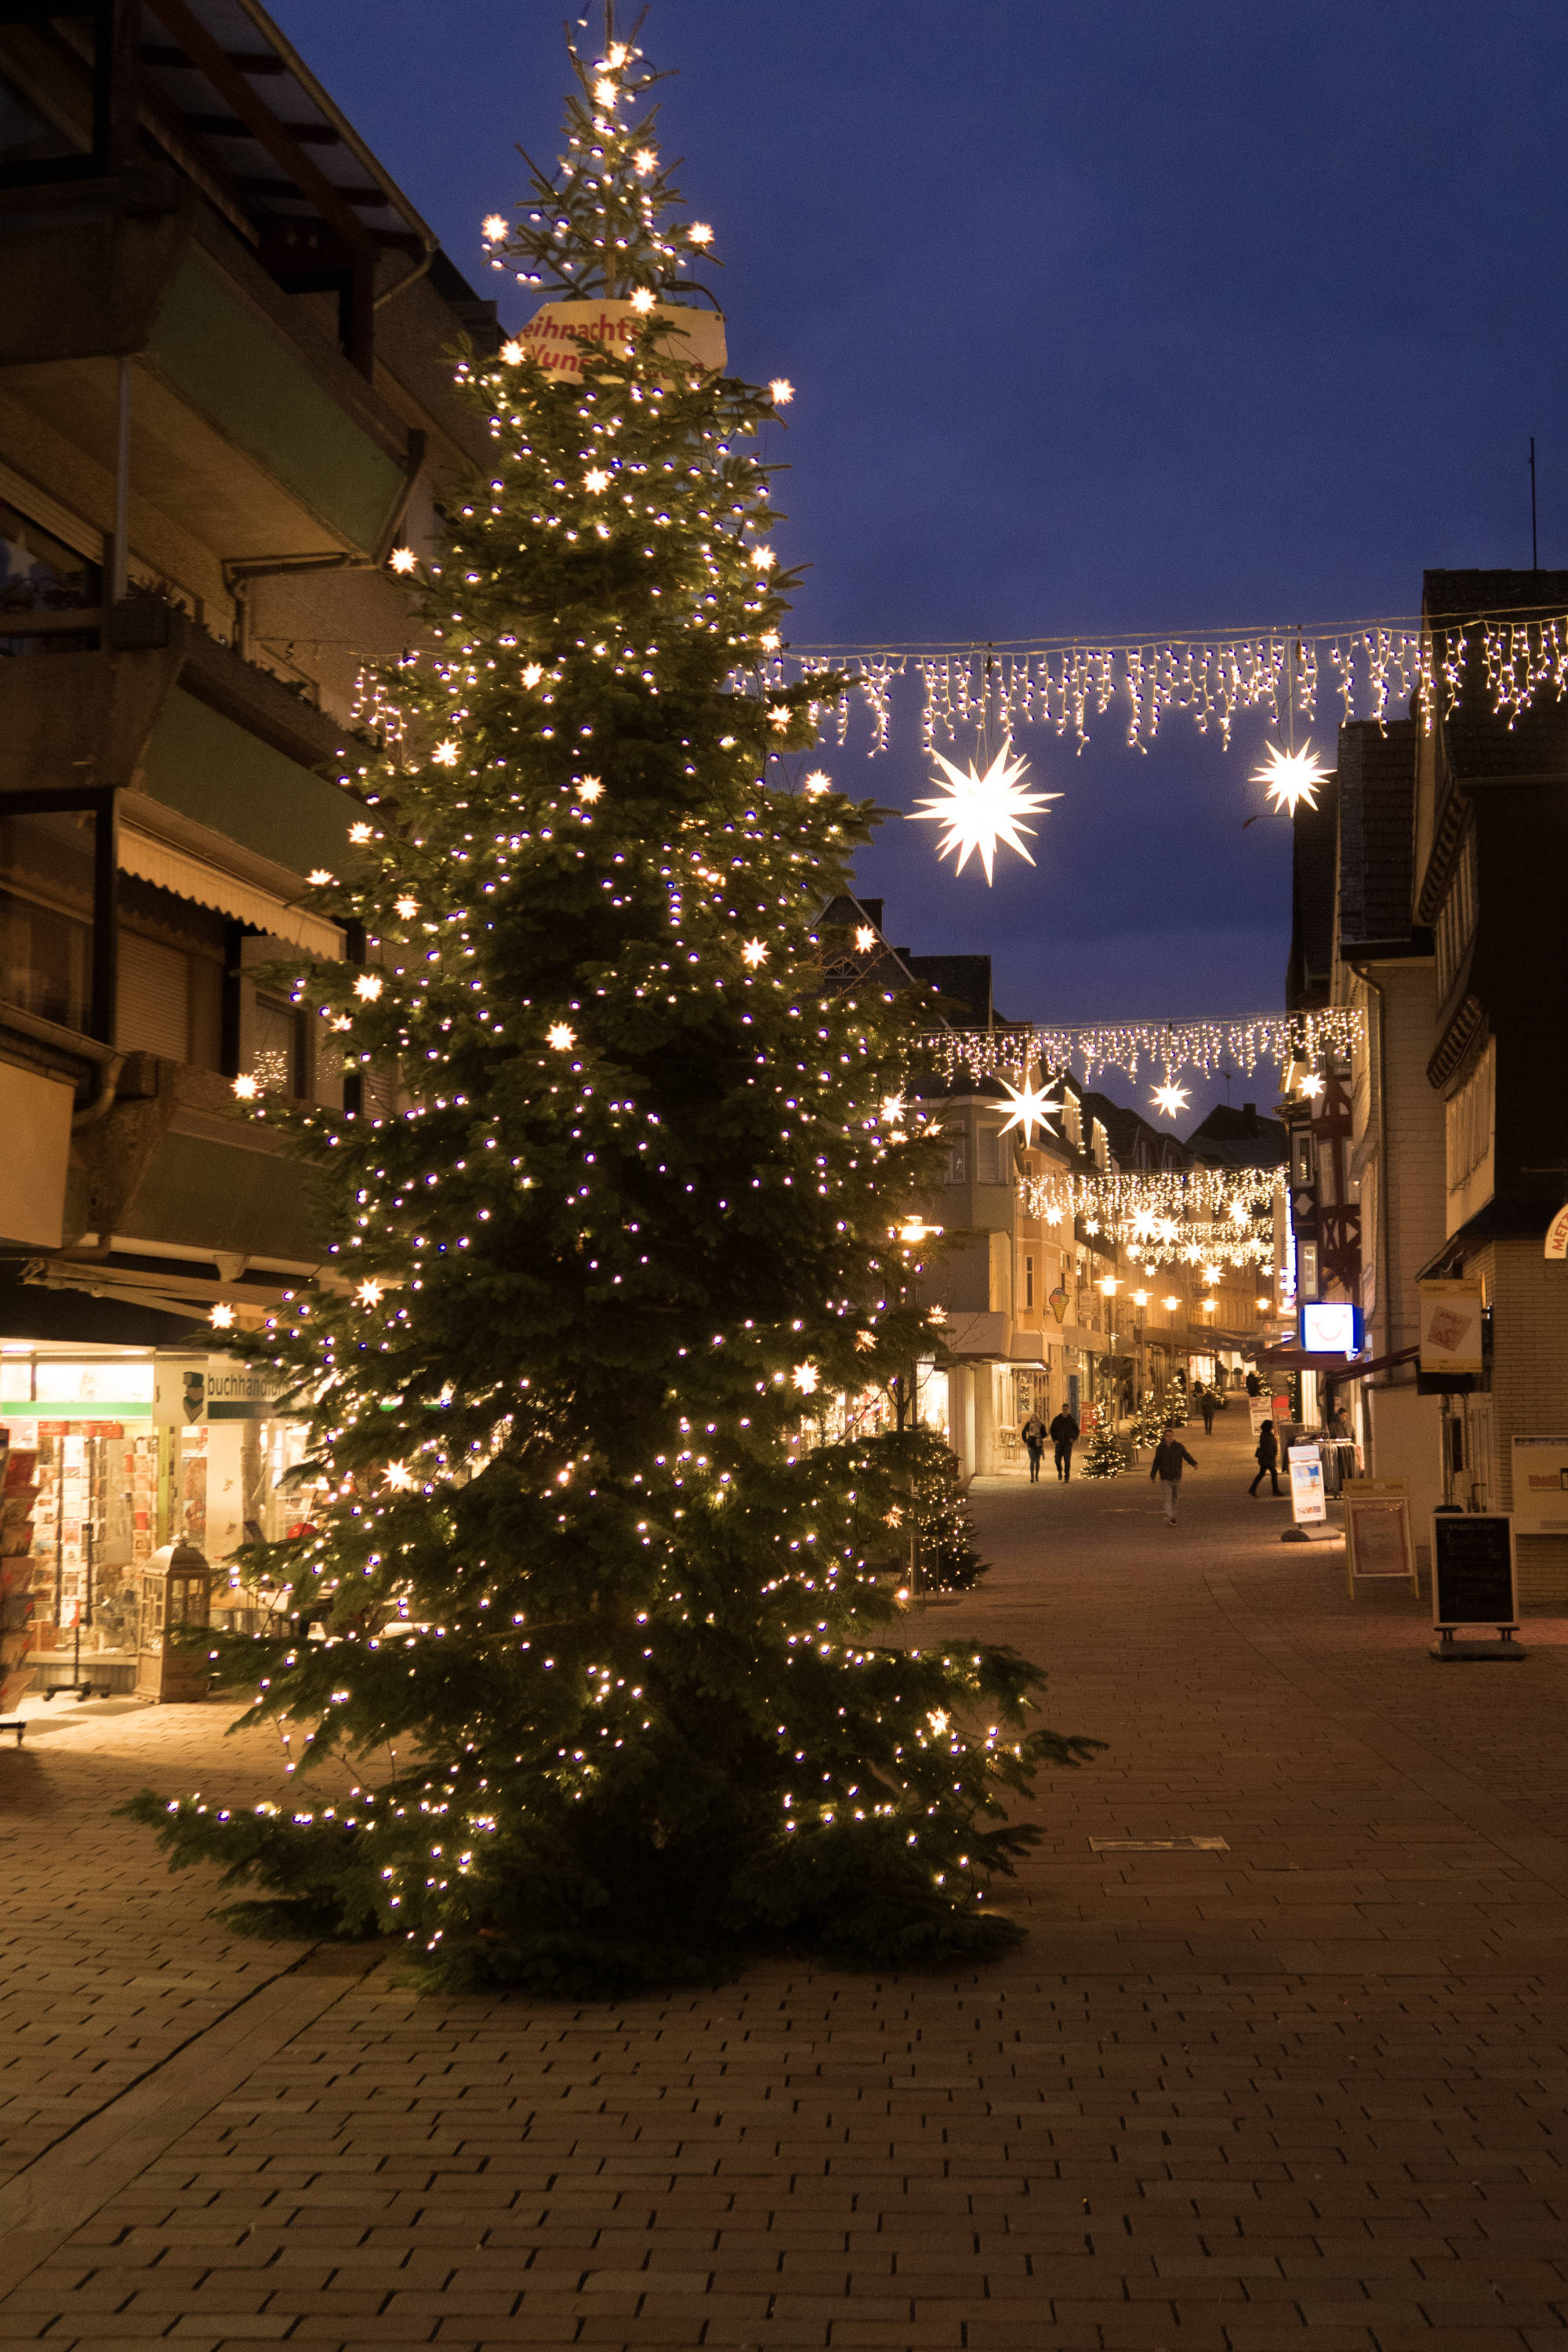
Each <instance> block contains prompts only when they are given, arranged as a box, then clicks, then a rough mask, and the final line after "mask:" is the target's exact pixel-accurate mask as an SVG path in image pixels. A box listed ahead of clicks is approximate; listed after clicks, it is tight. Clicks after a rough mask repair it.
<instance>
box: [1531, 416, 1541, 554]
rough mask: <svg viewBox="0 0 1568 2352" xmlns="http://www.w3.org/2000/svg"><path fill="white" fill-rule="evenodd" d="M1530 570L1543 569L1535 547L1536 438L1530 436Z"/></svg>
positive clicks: (1532, 435)
mask: <svg viewBox="0 0 1568 2352" xmlns="http://www.w3.org/2000/svg"><path fill="white" fill-rule="evenodd" d="M1530 568H1531V571H1532V572H1539V571H1540V569H1541V558H1540V555H1539V554H1538V553H1537V551H1536V545H1535V436H1534V434H1533V433H1532V434H1531V436H1530Z"/></svg>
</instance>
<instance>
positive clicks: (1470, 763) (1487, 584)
mask: <svg viewBox="0 0 1568 2352" xmlns="http://www.w3.org/2000/svg"><path fill="white" fill-rule="evenodd" d="M1422 610H1423V613H1424V614H1425V616H1426V619H1427V620H1428V621H1429V622H1432V623H1441V622H1442V621H1443V620H1444V619H1445V618H1446V617H1450V616H1451V617H1453V618H1455V619H1463V620H1469V619H1471V618H1473V617H1474V616H1475V615H1476V614H1480V613H1486V614H1489V615H1490V616H1492V617H1493V619H1494V620H1495V619H1497V618H1498V617H1501V616H1506V617H1507V618H1509V619H1511V620H1512V621H1514V622H1515V623H1519V624H1522V623H1524V622H1526V621H1528V620H1529V619H1531V618H1532V617H1534V618H1542V619H1552V618H1556V619H1559V620H1560V619H1561V618H1562V616H1563V614H1564V613H1565V612H1568V572H1426V573H1424V574H1423V588H1422ZM1469 646H1470V650H1469V657H1468V661H1467V663H1466V666H1465V675H1464V684H1463V688H1462V691H1461V693H1460V697H1459V702H1458V709H1455V710H1453V711H1451V712H1448V713H1447V714H1440V715H1439V719H1438V733H1439V737H1440V740H1441V742H1442V749H1443V760H1444V764H1445V766H1446V767H1447V771H1448V772H1449V774H1450V775H1451V776H1453V777H1455V778H1457V779H1459V780H1469V781H1474V782H1485V781H1488V780H1491V779H1495V780H1496V781H1498V782H1506V781H1507V780H1508V779H1510V778H1515V779H1518V780H1519V781H1521V782H1522V781H1524V780H1525V779H1527V778H1528V779H1531V780H1534V779H1539V778H1552V779H1555V778H1558V777H1568V703H1565V702H1563V701H1561V700H1559V699H1558V698H1557V697H1556V696H1555V695H1553V694H1549V693H1547V694H1538V695H1537V696H1536V698H1535V700H1534V701H1533V702H1532V703H1531V706H1530V708H1529V709H1525V710H1521V711H1519V712H1516V713H1512V714H1510V712H1509V711H1507V710H1506V709H1503V710H1499V709H1495V708H1494V707H1493V703H1494V698H1493V690H1492V688H1490V686H1489V684H1488V681H1487V674H1486V663H1485V659H1484V656H1483V655H1482V652H1481V648H1480V646H1479V632H1474V633H1472V634H1471V635H1470V639H1469ZM1510 716H1511V724H1510Z"/></svg>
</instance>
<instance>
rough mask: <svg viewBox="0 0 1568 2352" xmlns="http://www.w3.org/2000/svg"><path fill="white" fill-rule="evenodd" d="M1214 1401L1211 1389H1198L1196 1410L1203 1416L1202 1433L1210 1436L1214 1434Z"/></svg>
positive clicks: (1213, 1393)
mask: <svg viewBox="0 0 1568 2352" xmlns="http://www.w3.org/2000/svg"><path fill="white" fill-rule="evenodd" d="M1216 1402H1217V1400H1216V1398H1215V1392H1214V1391H1213V1389H1200V1390H1199V1391H1198V1411H1199V1412H1201V1413H1202V1414H1203V1417H1204V1435H1205V1437H1212V1436H1213V1435H1214V1409H1215V1403H1216Z"/></svg>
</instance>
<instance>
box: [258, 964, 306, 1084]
mask: <svg viewBox="0 0 1568 2352" xmlns="http://www.w3.org/2000/svg"><path fill="white" fill-rule="evenodd" d="M246 1025H247V1030H248V1032H249V1034H248V1036H247V1052H246V1055H245V1066H246V1069H247V1071H248V1072H249V1074H250V1075H251V1076H252V1077H254V1078H258V1079H259V1080H260V1083H261V1087H262V1090H263V1092H264V1093H267V1094H269V1095H291V1096H299V1095H302V1094H303V1093H304V1091H305V1035H304V1029H305V1024H304V1016H303V1014H302V1013H300V1008H299V1006H298V1005H295V1004H290V1003H289V1000H288V998H287V997H284V996H271V995H268V993H267V992H265V991H264V990H262V989H259V988H258V990H257V992H256V997H255V1001H254V1003H252V1005H251V1008H250V1018H249V1021H248V1022H247V1024H246Z"/></svg>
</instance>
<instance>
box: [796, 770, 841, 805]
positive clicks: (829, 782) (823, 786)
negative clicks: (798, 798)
mask: <svg viewBox="0 0 1568 2352" xmlns="http://www.w3.org/2000/svg"><path fill="white" fill-rule="evenodd" d="M832 789H833V779H832V777H831V776H829V775H827V774H826V773H825V772H824V771H823V770H822V769H821V768H814V769H813V770H812V772H811V774H810V775H809V776H807V778H806V780H805V783H804V784H803V785H802V786H801V790H802V792H803V793H805V797H806V799H807V800H808V801H819V800H820V799H821V798H822V795H823V793H826V792H831V791H832Z"/></svg>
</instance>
